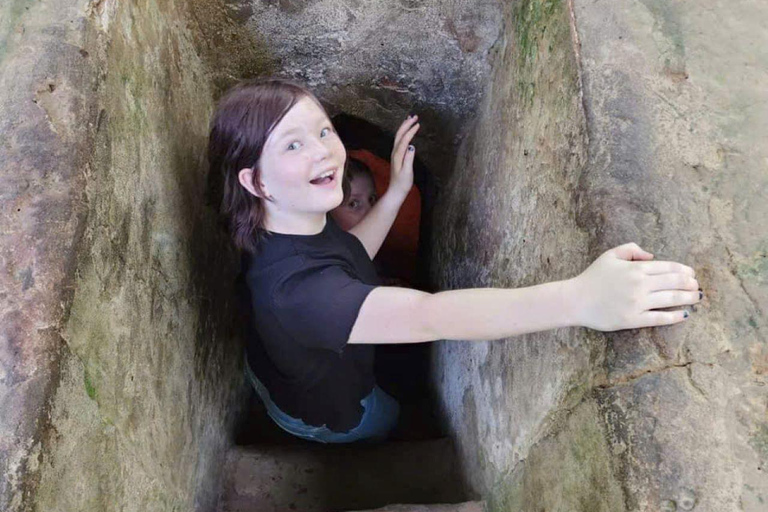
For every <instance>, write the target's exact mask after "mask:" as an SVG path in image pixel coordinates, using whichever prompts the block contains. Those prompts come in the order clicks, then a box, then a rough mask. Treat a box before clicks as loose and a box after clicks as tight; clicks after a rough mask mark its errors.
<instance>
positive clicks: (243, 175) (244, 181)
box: [237, 167, 272, 201]
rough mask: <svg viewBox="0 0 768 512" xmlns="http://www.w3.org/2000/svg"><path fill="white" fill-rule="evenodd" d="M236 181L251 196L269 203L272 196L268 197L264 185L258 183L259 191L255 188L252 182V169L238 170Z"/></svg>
mask: <svg viewBox="0 0 768 512" xmlns="http://www.w3.org/2000/svg"><path fill="white" fill-rule="evenodd" d="M237 179H238V181H239V182H240V185H242V186H243V187H244V188H245V189H246V190H247V191H248V192H250V193H251V195H254V196H256V197H258V198H259V199H264V200H267V201H271V197H272V196H270V195H269V193H268V192H267V187H266V186H265V185H264V183H259V186H260V189H259V188H257V187H256V186H255V183H254V181H253V169H252V168H249V167H246V168H244V169H240V172H239V173H237Z"/></svg>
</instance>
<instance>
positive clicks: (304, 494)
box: [218, 439, 475, 512]
mask: <svg viewBox="0 0 768 512" xmlns="http://www.w3.org/2000/svg"><path fill="white" fill-rule="evenodd" d="M456 469H457V468H456V466H455V457H454V452H453V445H452V443H451V441H450V440H449V439H436V440H432V441H420V442H389V443H386V444H382V445H375V446H365V445H357V446H356V445H347V446H345V445H327V446H325V445H319V444H316V443H309V442H304V443H303V444H298V445H293V446H253V447H248V448H237V449H233V450H231V451H230V453H229V455H228V457H227V465H226V466H225V470H224V473H225V475H226V476H225V478H224V484H223V486H222V496H221V499H220V501H219V506H218V511H219V512H250V511H259V512H280V511H285V510H300V511H302V512H326V511H328V510H360V509H363V508H372V507H380V506H382V505H387V504H391V503H456V502H458V501H462V496H461V491H460V486H459V485H458V478H457V473H456ZM430 510H431V509H430ZM438 510H440V509H438ZM449 510H454V509H449ZM459 510H461V509H459ZM474 510H475V509H468V510H467V511H466V512H473V511H474ZM403 512H405V511H403ZM446 512H448V511H446Z"/></svg>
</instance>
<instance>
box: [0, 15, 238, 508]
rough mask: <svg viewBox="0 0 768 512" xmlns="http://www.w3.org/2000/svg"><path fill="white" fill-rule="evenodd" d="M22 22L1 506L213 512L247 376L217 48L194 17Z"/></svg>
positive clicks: (13, 118)
mask: <svg viewBox="0 0 768 512" xmlns="http://www.w3.org/2000/svg"><path fill="white" fill-rule="evenodd" d="M3 9H4V10H5V12H8V13H10V15H11V16H10V18H5V17H4V22H3V27H2V28H3V32H2V34H0V35H1V36H2V38H3V39H2V44H3V45H2V58H3V61H2V67H1V68H0V69H2V84H3V85H2V87H1V88H0V90H2V94H1V96H0V100H1V101H2V105H3V109H4V111H3V116H2V121H1V122H2V129H1V130H0V133H2V134H3V137H2V139H3V145H2V147H1V148H0V151H2V153H1V154H0V161H2V175H1V176H0V182H1V183H2V187H0V189H1V190H2V194H3V201H2V229H1V230H0V233H2V235H1V236H2V237H3V238H2V249H1V250H2V251H3V253H2V258H1V259H0V262H2V265H3V273H2V283H3V284H2V291H1V295H0V300H1V301H2V302H0V308H1V309H0V313H1V314H2V318H3V321H2V338H0V363H2V364H1V365H0V371H1V372H2V373H0V404H1V405H2V410H3V413H2V415H0V482H2V484H1V485H0V508H2V509H3V510H9V511H17V510H61V511H65V510H66V511H69V510H71V511H90V510H93V511H97V510H98V511H104V510H142V511H144V510H185V511H186V510H192V509H195V508H200V509H203V510H205V509H208V510H210V509H211V508H212V507H213V503H214V501H215V498H216V494H217V491H218V480H217V479H218V478H219V476H220V467H221V465H222V464H223V462H224V454H225V451H226V447H227V443H228V432H229V430H230V428H231V424H232V421H233V415H234V414H236V412H237V409H236V407H235V404H236V403H239V400H238V397H239V390H240V389H241V387H240V384H241V382H242V371H241V368H242V366H241V359H240V346H239V344H238V343H237V340H236V336H235V335H234V332H233V329H232V326H233V322H232V318H233V317H232V308H231V306H232V304H231V297H232V291H231V287H232V284H233V279H234V272H236V271H237V268H238V260H237V259H236V258H235V257H234V254H233V253H232V251H229V250H227V249H226V247H227V246H228V245H227V242H226V239H225V235H224V234H223V233H222V231H221V229H220V226H218V225H217V224H216V215H215V210H214V208H213V207H212V206H211V205H210V204H208V203H207V202H206V188H207V183H206V172H207V170H206V167H205V165H204V159H203V156H204V150H205V144H206V138H207V133H208V118H209V115H210V113H211V111H212V107H213V96H214V90H215V87H214V85H213V84H212V83H211V79H210V78H209V77H208V75H207V73H206V69H207V66H210V64H206V63H205V62H206V61H204V60H203V58H201V57H200V56H198V55H197V53H196V49H195V45H193V40H194V39H201V36H200V34H199V33H198V32H195V23H194V22H193V21H189V20H190V19H192V18H191V16H190V14H189V12H188V11H187V9H186V4H185V3H183V2H169V1H166V2H161V3H159V4H158V3H156V2H153V1H142V2H116V1H111V0H104V1H99V2H93V3H87V2H61V1H56V2H35V3H33V2H29V3H26V2H15V3H12V4H11V5H10V6H9V7H3ZM5 12H4V14H5ZM6 20H7V21H6ZM210 21H213V18H211V20H210ZM204 57H205V56H204ZM206 58H211V57H206ZM221 68H222V69H227V68H226V66H221Z"/></svg>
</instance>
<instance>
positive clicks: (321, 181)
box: [310, 169, 336, 185]
mask: <svg viewBox="0 0 768 512" xmlns="http://www.w3.org/2000/svg"><path fill="white" fill-rule="evenodd" d="M334 180H336V169H334V170H333V173H332V174H331V175H330V176H326V177H324V178H315V179H313V180H310V183H312V184H313V185H327V184H328V183H331V182H332V181H334Z"/></svg>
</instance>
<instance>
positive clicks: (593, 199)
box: [0, 0, 768, 512]
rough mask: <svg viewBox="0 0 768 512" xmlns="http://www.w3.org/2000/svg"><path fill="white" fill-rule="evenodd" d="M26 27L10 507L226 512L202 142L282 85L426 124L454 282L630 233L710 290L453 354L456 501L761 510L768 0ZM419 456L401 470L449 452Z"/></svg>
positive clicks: (300, 11) (441, 367) (14, 246)
mask: <svg viewBox="0 0 768 512" xmlns="http://www.w3.org/2000/svg"><path fill="white" fill-rule="evenodd" d="M0 15H1V16H0V19H1V20H2V22H0V105H2V113H3V115H2V116H0V134H2V143H1V144H0V164H1V166H2V168H1V169H2V170H1V171H0V198H1V199H2V201H0V208H1V210H0V266H1V267H0V319H1V320H2V321H1V322H0V408H2V414H0V508H1V509H3V510H10V511H13V512H16V511H21V510H49V509H50V510H62V511H70V510H72V511H74V510H77V511H90V510H94V511H95V510H99V511H101V510H107V511H109V510H126V511H131V510H193V509H200V510H211V509H213V507H214V502H215V500H216V497H217V495H216V492H215V490H216V489H217V486H218V479H219V478H220V477H221V476H222V464H223V462H224V461H223V459H224V454H225V452H226V449H227V446H228V443H229V440H230V436H229V430H230V428H231V426H232V423H233V417H234V416H235V415H236V414H237V412H238V407H239V405H240V404H241V403H242V400H241V397H240V394H241V393H240V392H241V385H242V382H241V381H242V379H241V368H240V361H239V353H240V345H239V343H238V341H237V339H236V336H235V333H234V327H235V326H236V319H235V320H233V316H232V314H233V313H232V303H231V297H232V293H231V288H230V287H231V283H232V278H233V274H234V272H235V271H236V270H237V260H236V258H235V255H234V253H232V252H231V251H230V250H228V249H222V248H225V247H228V245H227V242H226V239H225V235H223V233H222V230H221V229H220V226H219V225H218V224H217V220H216V212H215V209H216V206H217V202H216V199H217V198H216V197H215V194H211V193H210V190H215V187H212V186H211V185H210V184H211V182H212V181H215V180H210V177H209V176H208V175H207V171H206V169H205V165H204V158H203V157H204V149H205V138H206V135H207V128H208V126H207V123H208V117H209V116H210V113H211V111H212V108H213V105H214V100H215V98H217V97H218V96H219V95H220V94H221V92H222V91H223V90H224V89H225V88H226V87H228V86H229V85H231V84H232V83H234V82H235V81H237V80H238V79H240V78H245V77H251V76H256V75H262V74H281V75H283V76H289V77H294V78H298V79H301V80H303V81H305V82H307V83H309V84H310V86H311V87H312V88H313V89H314V90H315V91H316V92H317V93H318V95H319V96H320V97H321V99H322V100H323V101H324V102H326V104H327V105H328V107H329V110H330V112H331V114H334V113H336V112H340V111H345V112H347V113H351V114H355V115H358V116H360V117H363V118H366V119H367V120H369V121H371V122H374V123H377V124H378V125H380V126H382V127H383V128H385V129H388V130H394V129H395V128H396V127H397V125H398V124H399V122H400V121H401V120H402V119H403V118H404V117H405V115H406V114H407V113H408V112H410V111H415V112H417V113H419V114H420V115H421V118H422V122H423V127H422V131H421V133H420V134H419V137H418V138H417V142H416V144H417V146H418V147H419V155H420V157H422V158H424V161H425V162H426V163H427V164H428V165H429V166H430V167H431V168H432V169H433V170H434V172H435V173H436V174H437V175H438V176H439V177H441V178H443V181H444V185H445V186H444V188H443V194H442V196H441V204H440V205H438V208H437V209H436V212H435V213H436V214H435V219H434V220H435V228H434V229H435V238H436V239H437V240H439V241H440V243H439V245H438V246H437V247H435V250H434V254H433V256H434V258H433V259H434V261H433V265H432V267H433V268H434V269H435V272H434V275H433V280H434V281H435V283H436V284H438V285H439V286H440V287H441V288H443V289H455V288H468V287H489V286H492V287H524V286H531V285H535V284H539V283H542V282H546V281H553V280H559V279H566V278H570V277H573V276H575V275H577V274H578V273H579V272H581V271H582V270H583V269H584V268H586V267H587V266H588V264H589V263H591V262H592V261H593V260H594V259H595V258H596V257H598V256H599V255H600V254H601V253H602V252H603V251H605V250H607V249H609V248H611V247H615V246H617V245H619V244H623V243H626V242H629V241H634V242H637V243H638V244H639V245H640V246H641V247H643V248H644V249H646V250H649V251H651V252H653V253H654V254H655V255H656V259H657V260H672V261H680V262H683V263H686V264H688V265H690V266H692V267H694V268H695V269H696V270H697V278H698V280H699V282H700V284H701V285H702V287H703V289H704V292H705V298H704V301H703V302H702V303H701V304H700V305H698V306H696V307H695V308H693V309H695V311H694V313H693V316H692V317H691V319H690V320H688V321H687V322H686V323H683V324H679V325H674V326H666V327H659V328H647V329H637V330H631V331H620V332H615V333H605V334H603V333H598V332H596V331H589V330H585V329H576V328H574V329H560V330H557V331H552V332H546V333H533V334H529V335H524V336H519V337H517V338H516V339H510V340H496V341H490V342H473V343H468V342H462V341H443V342H438V343H436V344H435V352H434V357H433V362H434V365H433V380H434V385H435V388H436V390H437V394H438V396H439V400H440V404H439V405H440V407H441V409H442V415H443V418H444V420H445V427H446V428H447V429H448V430H449V431H450V432H451V434H452V435H453V437H454V438H455V441H456V444H457V451H458V455H459V463H460V467H461V468H462V470H463V471H462V472H463V475H464V477H463V481H462V482H461V485H460V484H459V482H455V483H454V484H453V489H454V490H455V492H456V495H457V496H461V498H459V499H463V497H464V496H465V495H466V494H467V493H468V494H470V495H472V496H473V497H476V498H482V499H486V500H487V501H488V507H489V509H490V510H493V511H501V510H515V509H521V510H530V509H535V508H536V507H543V508H545V509H546V510H551V511H555V510H562V511H566V510H567V511H569V512H570V511H578V510H585V511H587V510H588V511H593V510H612V511H613V510H633V511H634V510H639V511H655V510H663V509H674V510H697V511H699V510H702V511H716V512H722V511H725V512H728V511H732V510H733V511H735V510H745V511H757V510H763V509H764V508H765V502H766V500H768V478H767V477H766V474H765V472H766V464H768V391H766V390H767V389H768V388H767V387H766V385H768V340H767V338H766V334H765V333H766V308H768V264H766V261H768V260H767V259H766V258H767V257H768V239H767V238H766V234H765V233H766V231H765V228H764V226H765V224H766V221H767V220H768V201H766V195H767V193H768V172H766V171H767V170H768V143H767V142H766V137H765V135H766V132H768V117H766V115H765V111H766V108H765V107H766V104H768V88H766V87H765V83H766V80H767V79H766V77H767V76H768V53H767V52H768V50H766V49H767V48H768V32H766V31H765V30H764V27H765V26H766V24H767V23H768V4H765V3H764V2H756V1H754V0H752V1H750V0H735V1H733V2H728V3H725V2H720V1H717V0H701V1H699V2H696V3H693V2H664V1H661V0H615V1H611V2H608V1H589V2H587V1H584V0H518V1H516V2H495V1H494V2H490V1H489V2H485V1H483V2H470V1H453V2H439V1H437V0H425V1H405V0H400V1H394V0H393V1H389V2H372V1H362V0H347V1H340V0H323V1H319V2H307V1H303V0H280V1H272V0H264V1H259V0H248V1H243V0H226V1H225V0H189V1H181V0H169V1H164V2H152V1H143V0H142V1H138V0H137V1H126V2H118V1H116V0H96V1H92V2H73V1H70V0H61V1H56V2H53V1H50V0H43V1H40V2H32V1H26V0H19V1H15V2H6V3H5V4H4V5H3V6H2V7H0ZM457 149H458V152H456V150H457ZM454 164H455V165H454ZM286 449H287V448H286ZM418 454H419V452H418V450H415V451H413V453H403V454H401V455H402V460H401V463H402V462H403V461H409V460H410V461H412V462H411V463H410V465H409V468H408V469H409V470H411V471H416V469H417V468H419V466H418V465H417V464H416V461H418V462H426V463H430V462H431V463H433V464H434V463H435V459H430V458H429V457H436V456H435V455H434V454H432V455H426V454H422V456H421V459H418V457H417V456H418ZM250 456H251V455H248V456H247V457H250ZM232 457H233V459H231V461H230V463H232V460H237V461H240V462H242V461H244V460H245V458H247V457H246V455H243V454H242V453H241V452H239V451H235V452H233V454H232ZM238 457H239V458H238ZM280 457H281V458H279V459H274V458H273V459H271V460H272V462H271V464H272V463H273V466H274V467H276V468H277V467H278V466H279V467H280V468H283V467H284V466H285V467H288V466H290V465H291V464H292V462H291V457H292V455H289V454H288V453H287V452H282V453H281V455H280ZM371 457H372V456H371ZM409 457H416V460H414V459H413V458H410V459H409ZM367 458H368V460H366V461H360V462H365V463H368V464H370V463H371V461H373V460H376V459H375V458H370V457H367ZM243 463H244V464H245V462H243ZM248 464H250V462H249V463H248ZM302 464H304V462H302ZM247 467H251V468H252V467H253V466H247ZM318 467H320V466H318ZM328 467H331V466H328ZM446 468H447V466H444V465H438V469H439V470H440V471H447V469H446ZM265 471H266V470H265ZM276 471H277V470H276ZM427 471H428V470H426V469H425V470H423V471H422V473H423V474H420V475H418V477H419V478H421V477H424V478H433V477H435V475H437V477H439V476H440V475H443V473H440V472H439V471H437V472H433V471H434V468H430V469H429V472H427ZM225 472H226V471H225ZM264 474H267V473H264ZM331 474H333V471H331V470H328V473H327V475H331ZM408 474H409V473H407V471H404V472H403V475H404V476H406V475H408ZM327 475H326V476H327ZM227 476H228V478H229V480H228V482H229V483H228V484H227V485H234V484H233V482H235V481H237V479H238V478H241V479H245V480H248V478H249V477H248V474H240V475H238V474H234V473H231V472H229V473H227ZM258 476H259V475H256V476H255V477H254V478H256V477H258ZM261 476H263V475H261ZM446 478H447V477H446ZM233 479H234V480H233ZM339 481H341V476H339V477H338V478H336V479H335V480H333V479H331V480H330V483H329V484H328V488H329V489H335V488H336V486H337V483H338V482H339ZM413 481H414V482H415V481H417V477H416V476H414V477H413ZM369 484H370V485H373V484H371V483H370V482H369ZM281 492H282V491H281ZM366 496H368V497H369V498H371V497H372V496H374V494H373V491H371V492H370V493H368V494H366ZM376 496H378V498H377V499H379V503H377V504H372V505H370V506H379V505H383V504H385V503H395V502H400V503H406V502H408V501H410V500H408V497H407V496H402V497H399V496H397V495H396V494H392V493H389V494H386V495H384V494H382V495H376ZM249 499H250V498H249ZM425 499H426V498H425ZM433 499H434V500H435V501H440V500H441V499H442V498H441V497H440V496H433ZM382 500H386V501H382ZM443 501H445V500H443ZM243 503H245V502H243ZM238 506H239V505H238ZM353 506H354V505H353ZM360 506H369V505H363V504H361V505H360ZM358 508H359V507H358Z"/></svg>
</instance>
